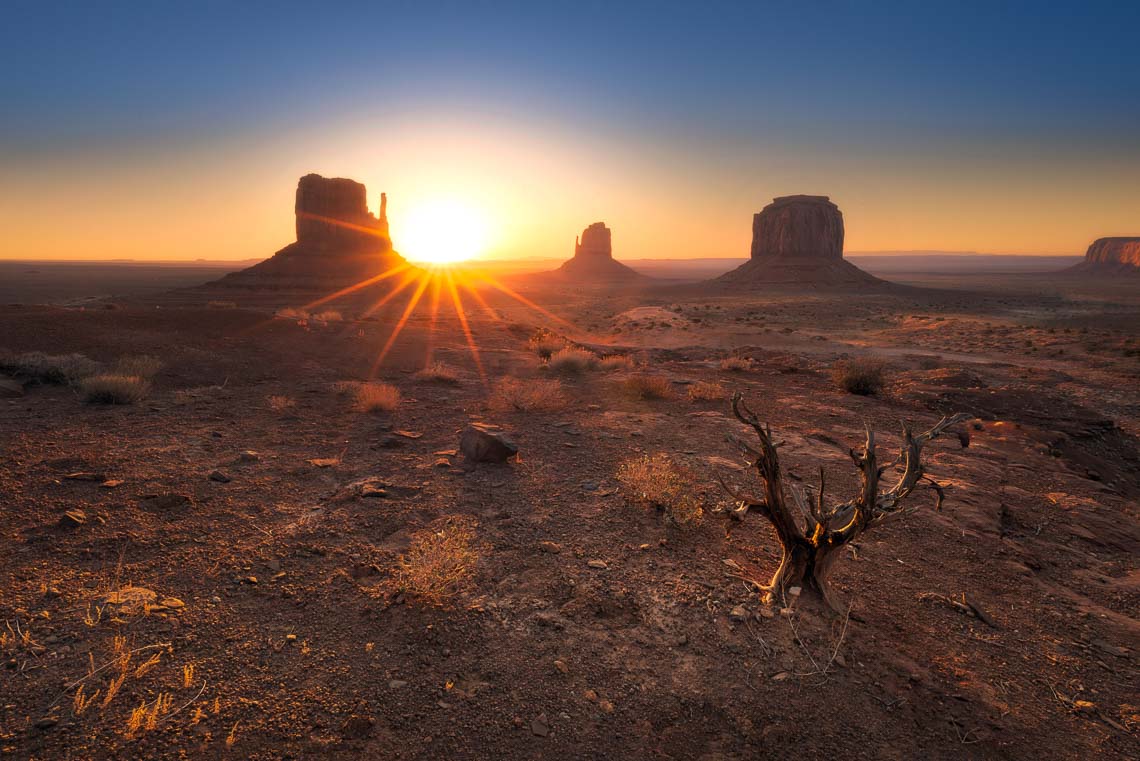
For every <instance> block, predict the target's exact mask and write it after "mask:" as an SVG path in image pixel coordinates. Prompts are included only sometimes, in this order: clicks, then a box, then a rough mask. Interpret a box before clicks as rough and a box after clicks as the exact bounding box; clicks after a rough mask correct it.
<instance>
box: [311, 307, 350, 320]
mask: <svg viewBox="0 0 1140 761" xmlns="http://www.w3.org/2000/svg"><path fill="white" fill-rule="evenodd" d="M312 317H313V319H314V320H316V321H317V322H344V315H342V314H341V313H340V312H338V311H336V310H335V309H329V310H326V311H324V312H319V313H317V314H314V315H313V316H312Z"/></svg>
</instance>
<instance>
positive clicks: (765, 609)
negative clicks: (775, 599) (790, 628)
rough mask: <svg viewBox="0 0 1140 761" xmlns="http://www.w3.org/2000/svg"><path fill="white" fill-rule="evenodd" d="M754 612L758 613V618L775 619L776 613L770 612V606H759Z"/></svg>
mask: <svg viewBox="0 0 1140 761" xmlns="http://www.w3.org/2000/svg"><path fill="white" fill-rule="evenodd" d="M756 612H757V613H759V614H760V616H761V617H763V618H775V617H776V612H775V611H774V610H772V606H771V605H761V606H760V608H759V609H758V610H757V611H756Z"/></svg>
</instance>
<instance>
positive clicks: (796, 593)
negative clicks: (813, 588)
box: [788, 587, 803, 597]
mask: <svg viewBox="0 0 1140 761" xmlns="http://www.w3.org/2000/svg"><path fill="white" fill-rule="evenodd" d="M802 591H803V590H802V589H801V588H800V587H788V594H790V595H791V596H792V597H799V596H800V592H802Z"/></svg>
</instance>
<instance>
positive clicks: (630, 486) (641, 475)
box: [617, 453, 704, 526]
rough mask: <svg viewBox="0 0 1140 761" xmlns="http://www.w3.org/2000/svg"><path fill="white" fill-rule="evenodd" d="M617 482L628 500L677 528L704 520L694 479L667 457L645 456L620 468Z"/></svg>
mask: <svg viewBox="0 0 1140 761" xmlns="http://www.w3.org/2000/svg"><path fill="white" fill-rule="evenodd" d="M617 479H618V482H619V483H621V485H622V488H623V490H624V491H625V493H626V496H627V497H629V498H630V499H635V500H639V501H642V502H645V503H646V504H649V505H652V506H653V507H655V508H657V509H658V510H661V511H663V512H664V513H665V515H666V517H667V518H668V519H669V520H670V521H671V522H673V523H675V524H676V525H678V526H695V525H697V524H699V523H700V522H701V519H702V518H704V510H703V509H702V508H701V503H700V501H699V500H698V499H697V498H696V497H694V496H693V494H692V483H693V475H692V473H690V472H689V471H688V470H686V469H684V468H682V467H681V466H679V465H677V464H676V463H675V462H673V460H672V458H670V457H669V455H667V454H663V453H658V454H655V455H643V456H641V457H635V458H633V459H630V460H626V461H625V462H623V463H622V464H621V465H620V466H619V467H618V472H617Z"/></svg>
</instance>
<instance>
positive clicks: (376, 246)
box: [215, 174, 403, 290]
mask: <svg viewBox="0 0 1140 761" xmlns="http://www.w3.org/2000/svg"><path fill="white" fill-rule="evenodd" d="M387 206H388V198H387V196H386V195H385V194H384V193H381V194H380V209H379V215H378V216H373V215H372V212H370V211H369V210H368V202H367V195H366V191H365V187H364V186H363V185H362V184H360V183H359V182H354V181H353V180H347V179H344V178H340V177H337V178H331V179H330V178H326V177H322V176H320V175H319V174H307V175H305V176H304V177H302V178H301V180H300V181H299V182H298V183H297V200H296V205H295V206H294V211H295V213H296V216H297V240H296V242H294V243H290V244H289V245H288V246H286V247H285V248H283V249H281V250H280V251H278V252H277V253H276V254H274V255H273V256H272V257H271V258H269V259H266V260H265V261H263V262H260V263H258V264H255V265H254V266H252V267H249V268H248V269H244V270H242V271H241V272H235V273H232V274H230V275H227V276H226V277H224V278H222V279H221V280H219V281H218V282H217V283H216V284H215V285H217V286H222V287H250V288H288V289H299V290H309V289H321V288H327V287H330V286H335V285H338V284H342V283H343V284H347V283H354V282H359V281H361V280H364V279H367V278H369V277H372V276H375V275H379V274H380V273H382V272H384V271H386V270H388V269H390V268H391V267H393V266H395V265H397V264H401V263H403V258H402V257H401V256H400V255H399V254H397V253H396V252H395V251H394V250H393V249H392V239H391V236H390V235H389V232H388V214H387V212H388V209H387Z"/></svg>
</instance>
